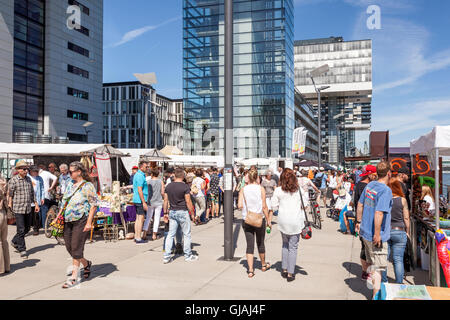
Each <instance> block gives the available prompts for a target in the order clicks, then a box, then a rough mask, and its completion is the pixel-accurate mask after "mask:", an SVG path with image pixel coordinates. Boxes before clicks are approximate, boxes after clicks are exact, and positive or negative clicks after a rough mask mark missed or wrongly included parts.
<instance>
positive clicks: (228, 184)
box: [223, 168, 233, 191]
mask: <svg viewBox="0 0 450 320" xmlns="http://www.w3.org/2000/svg"><path fill="white" fill-rule="evenodd" d="M223 188H224V190H225V191H232V190H233V169H231V168H225V169H224V171H223Z"/></svg>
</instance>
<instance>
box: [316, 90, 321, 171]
mask: <svg viewBox="0 0 450 320" xmlns="http://www.w3.org/2000/svg"><path fill="white" fill-rule="evenodd" d="M317 94H318V97H319V105H318V111H319V170H320V167H321V166H322V133H321V129H322V105H321V101H320V90H317Z"/></svg>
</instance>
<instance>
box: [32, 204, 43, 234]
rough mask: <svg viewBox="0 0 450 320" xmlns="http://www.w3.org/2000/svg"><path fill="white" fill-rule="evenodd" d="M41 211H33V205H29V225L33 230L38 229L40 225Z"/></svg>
mask: <svg viewBox="0 0 450 320" xmlns="http://www.w3.org/2000/svg"><path fill="white" fill-rule="evenodd" d="M40 215H41V211H40V210H39V211H38V212H34V207H31V226H32V227H33V230H34V231H39V229H40V228H41V226H42V224H43V223H42V222H41V216H40Z"/></svg>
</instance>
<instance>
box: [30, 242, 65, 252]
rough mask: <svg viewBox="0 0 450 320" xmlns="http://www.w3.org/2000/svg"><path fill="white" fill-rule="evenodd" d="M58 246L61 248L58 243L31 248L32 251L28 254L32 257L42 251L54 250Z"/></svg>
mask: <svg viewBox="0 0 450 320" xmlns="http://www.w3.org/2000/svg"><path fill="white" fill-rule="evenodd" d="M56 246H59V244H57V243H48V244H44V245H42V246H38V247H34V248H31V249H30V250H28V251H27V253H28V255H32V254H35V253H38V252H40V251H44V250H47V249H53V248H54V247H56Z"/></svg>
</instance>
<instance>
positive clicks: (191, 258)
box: [184, 254, 198, 262]
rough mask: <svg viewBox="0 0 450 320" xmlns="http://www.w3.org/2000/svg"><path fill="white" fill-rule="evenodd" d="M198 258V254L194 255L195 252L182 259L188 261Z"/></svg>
mask: <svg viewBox="0 0 450 320" xmlns="http://www.w3.org/2000/svg"><path fill="white" fill-rule="evenodd" d="M196 260H198V256H196V255H195V254H191V255H190V256H189V257H188V258H186V259H184V261H186V262H189V261H196Z"/></svg>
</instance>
